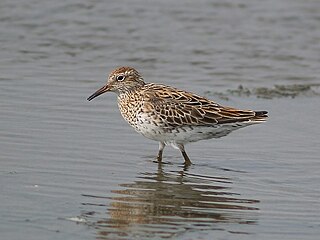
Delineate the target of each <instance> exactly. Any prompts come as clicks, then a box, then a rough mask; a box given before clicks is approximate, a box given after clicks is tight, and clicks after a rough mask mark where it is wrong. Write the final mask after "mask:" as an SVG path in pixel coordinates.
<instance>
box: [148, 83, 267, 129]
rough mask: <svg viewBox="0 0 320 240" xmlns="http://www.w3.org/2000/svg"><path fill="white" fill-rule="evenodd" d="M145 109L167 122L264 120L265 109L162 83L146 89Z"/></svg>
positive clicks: (190, 123) (172, 123)
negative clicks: (225, 104) (233, 104)
mask: <svg viewBox="0 0 320 240" xmlns="http://www.w3.org/2000/svg"><path fill="white" fill-rule="evenodd" d="M144 100H145V101H144V102H145V109H148V110H147V111H149V112H152V114H154V115H156V116H158V117H160V118H161V120H162V121H163V122H164V123H165V124H167V125H169V126H183V125H193V126H194V125H196V126H208V125H215V124H225V123H236V122H245V121H263V119H264V118H265V116H264V115H263V114H266V112H260V113H263V114H260V116H258V115H259V114H257V113H259V112H255V111H251V110H238V109H235V108H231V107H223V106H221V105H219V104H217V103H215V102H213V101H211V100H209V99H206V98H204V97H200V96H198V95H195V94H192V93H189V92H185V91H181V90H178V89H175V88H171V87H168V86H164V85H152V86H151V87H150V88H149V89H148V90H147V91H146V92H145V99H144Z"/></svg>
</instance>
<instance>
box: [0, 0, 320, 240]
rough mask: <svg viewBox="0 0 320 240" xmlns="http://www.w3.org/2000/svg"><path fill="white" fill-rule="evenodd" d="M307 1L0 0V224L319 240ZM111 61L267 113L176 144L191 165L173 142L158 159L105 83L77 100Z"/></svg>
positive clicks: (38, 235)
mask: <svg viewBox="0 0 320 240" xmlns="http://www.w3.org/2000/svg"><path fill="white" fill-rule="evenodd" d="M319 9H320V2H319V1H312V0H310V1H289V0H281V1H278V0H277V1H276V0H270V1H264V2H255V1H247V0H243V1H238V2H234V1H223V2H222V1H213V2H212V1H206V0H201V1H197V2H193V1H190V2H185V1H183V2H182V1H175V2H174V3H173V2H172V1H161V2H147V3H146V2H145V1H139V0H136V1H115V2H109V3H108V4H107V3H105V2H104V1H90V2H88V1H74V0H68V1H54V2H53V1H36V0H28V1H23V2H21V1H12V0H11V1H6V0H5V1H1V3H0V20H1V21H0V49H1V59H0V114H1V116H0V142H1V144H0V152H1V156H0V186H1V195H0V231H1V237H2V238H4V239H35V240H37V239H57V238H61V239H271V238H273V239H280V238H281V239H290V240H291V239H317V238H318V236H319V234H320V230H319V229H320V222H319V219H320V211H319V209H320V203H319V197H320V191H319V187H318V185H319V181H320V178H319V169H320V163H319V153H320V152H319V145H320V139H319V135H320V131H319V127H318V123H319V121H318V119H320V113H319V107H320V101H319V84H320V80H319V75H320V70H319V69H320V68H319V62H320V57H319V52H320V45H319V39H320V31H319V28H318V26H319V24H320V18H319V14H318V13H319ZM119 65H130V66H133V67H136V68H137V69H138V70H139V71H140V72H141V73H142V74H143V76H144V77H145V80H146V81H147V82H159V83H164V84H168V85H173V86H176V87H180V88H183V89H186V90H190V91H193V92H196V93H198V94H200V95H206V96H208V97H209V98H212V99H215V100H217V101H219V102H220V103H221V104H225V105H230V106H234V107H238V108H252V109H257V110H268V111H269V116H270V119H269V120H268V122H266V123H264V124H261V125H257V126H251V127H248V128H244V129H241V130H239V131H237V132H234V133H232V134H230V135H229V136H227V137H225V138H221V139H216V140H210V141H203V142H198V143H194V144H191V145H188V146H187V147H186V149H187V152H188V154H189V156H190V158H191V160H192V161H193V162H194V165H192V166H190V167H189V168H188V169H186V168H184V167H183V165H182V162H183V160H182V157H181V156H180V153H179V152H178V151H176V150H173V149H170V148H166V149H165V152H164V161H165V162H164V164H162V165H158V164H157V163H155V162H154V159H155V155H156V153H157V143H156V142H152V141H150V140H147V139H145V138H143V137H141V136H139V135H138V134H137V133H135V132H134V130H133V129H131V128H130V127H129V126H128V125H127V124H126V123H125V122H124V121H123V120H122V119H121V116H120V114H119V112H118V109H117V105H116V99H115V98H116V96H115V95H113V94H109V95H105V96H101V97H99V98H98V99H95V101H92V102H90V103H89V102H87V101H86V98H87V97H88V96H89V95H90V94H91V93H92V92H94V91H95V90H96V89H97V88H98V87H100V86H102V84H104V81H105V78H106V76H107V73H108V72H109V71H110V70H112V69H113V68H114V67H116V66H119ZM239 85H241V86H242V88H241V87H240V88H239ZM277 86H284V88H281V91H279V87H277ZM296 86H302V87H301V88H297V87H296ZM239 89H240V91H239ZM243 89H245V90H246V89H249V92H250V94H247V93H248V92H246V91H245V92H243ZM257 89H260V90H261V89H264V92H263V93H264V94H267V95H259V92H258V93H257V91H256V90H257ZM288 89H289V90H288ZM290 89H291V90H290ZM292 89H294V90H292ZM275 90H276V91H275ZM288 91H289V93H290V94H291V95H290V94H288ZM243 93H245V94H243ZM260 93H261V92H260Z"/></svg>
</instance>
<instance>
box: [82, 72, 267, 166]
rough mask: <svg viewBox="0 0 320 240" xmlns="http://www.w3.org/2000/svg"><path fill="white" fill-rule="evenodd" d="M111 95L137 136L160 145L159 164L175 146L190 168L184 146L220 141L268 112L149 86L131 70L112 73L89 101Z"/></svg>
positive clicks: (175, 90) (149, 84)
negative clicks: (244, 108) (239, 107)
mask: <svg viewBox="0 0 320 240" xmlns="http://www.w3.org/2000/svg"><path fill="white" fill-rule="evenodd" d="M108 91H112V92H115V93H117V95H118V106H119V109H120V112H121V114H122V116H123V118H124V119H125V120H126V121H127V122H128V123H129V124H130V125H131V126H132V127H133V128H134V129H135V130H136V131H137V132H139V133H141V134H142V135H143V136H145V137H147V138H150V139H152V140H156V141H158V142H159V153H158V157H157V159H158V161H161V160H162V152H163V149H164V147H165V145H172V146H173V147H175V148H178V149H180V151H181V152H182V155H183V157H184V160H185V164H190V163H191V161H190V159H189V157H188V156H187V154H186V152H185V150H184V144H186V143H188V142H196V141H199V140H203V139H210V138H219V137H222V136H225V135H227V134H229V133H230V132H232V131H233V130H236V129H238V128H242V127H245V126H248V125H251V124H255V123H260V122H264V121H265V120H266V118H267V112H266V111H252V110H239V109H235V108H231V107H224V106H221V105H219V104H218V103H216V102H214V101H211V100H209V99H207V98H204V97H200V96H198V95H196V94H193V93H190V92H186V91H183V90H179V89H176V88H173V87H169V86H165V85H161V84H154V83H145V82H144V80H143V78H142V76H141V75H140V74H139V73H138V72H137V71H136V70H135V69H134V68H131V67H120V68H117V69H115V70H114V71H113V72H111V73H110V75H109V78H108V81H107V84H106V85H105V86H103V87H102V88H100V89H99V90H97V91H96V92H95V93H94V94H92V95H91V96H90V97H89V98H88V100H89V101H90V100H92V99H93V98H95V97H97V96H99V95H100V94H102V93H105V92H108Z"/></svg>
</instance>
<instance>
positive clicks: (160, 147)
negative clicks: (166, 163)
mask: <svg viewBox="0 0 320 240" xmlns="http://www.w3.org/2000/svg"><path fill="white" fill-rule="evenodd" d="M165 146H166V145H165V144H164V143H163V142H159V152H158V156H157V160H158V162H161V161H162V153H163V149H164V147H165Z"/></svg>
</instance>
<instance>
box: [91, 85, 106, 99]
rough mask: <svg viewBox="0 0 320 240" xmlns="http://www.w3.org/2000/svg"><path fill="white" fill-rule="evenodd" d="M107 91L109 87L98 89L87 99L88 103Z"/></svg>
mask: <svg viewBox="0 0 320 240" xmlns="http://www.w3.org/2000/svg"><path fill="white" fill-rule="evenodd" d="M108 91H109V86H108V85H105V86H103V87H102V88H100V89H98V90H97V91H96V92H95V93H94V94H92V95H91V96H90V97H88V98H87V100H88V101H91V100H92V99H94V98H96V97H98V96H99V95H101V94H103V93H105V92H108Z"/></svg>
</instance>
